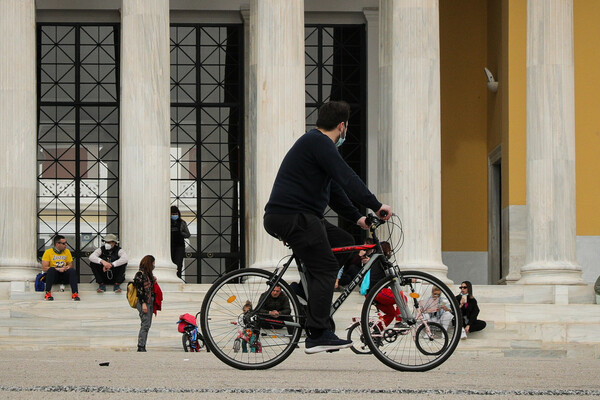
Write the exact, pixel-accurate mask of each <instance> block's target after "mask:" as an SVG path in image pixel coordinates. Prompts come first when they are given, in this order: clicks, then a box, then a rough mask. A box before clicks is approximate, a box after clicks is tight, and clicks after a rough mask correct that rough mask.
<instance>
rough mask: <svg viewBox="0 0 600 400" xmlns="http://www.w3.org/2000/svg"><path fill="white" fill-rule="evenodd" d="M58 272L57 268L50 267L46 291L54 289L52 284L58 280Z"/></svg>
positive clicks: (47, 272)
mask: <svg viewBox="0 0 600 400" xmlns="http://www.w3.org/2000/svg"><path fill="white" fill-rule="evenodd" d="M57 274H58V271H57V270H56V268H48V271H46V292H50V291H52V285H54V282H56V278H57Z"/></svg>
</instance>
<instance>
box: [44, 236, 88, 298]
mask: <svg viewBox="0 0 600 400" xmlns="http://www.w3.org/2000/svg"><path fill="white" fill-rule="evenodd" d="M53 243H54V247H53V248H51V249H48V250H46V251H45V252H44V255H43V256H42V271H43V272H45V273H46V296H45V297H44V299H45V300H48V301H52V300H54V297H52V293H51V290H52V285H53V284H54V283H56V282H58V283H69V284H70V285H71V292H73V295H72V299H73V300H75V301H79V294H78V293H77V280H78V279H77V271H76V270H75V268H74V267H73V256H71V252H70V251H69V249H67V239H65V237H64V236H62V235H56V236H54V240H53Z"/></svg>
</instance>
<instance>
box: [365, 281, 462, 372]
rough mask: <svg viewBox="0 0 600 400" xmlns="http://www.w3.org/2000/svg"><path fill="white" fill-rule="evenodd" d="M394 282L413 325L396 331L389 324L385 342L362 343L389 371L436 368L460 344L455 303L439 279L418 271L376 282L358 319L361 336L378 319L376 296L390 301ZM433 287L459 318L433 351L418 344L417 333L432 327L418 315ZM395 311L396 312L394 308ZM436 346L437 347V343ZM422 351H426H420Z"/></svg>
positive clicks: (370, 340) (370, 338)
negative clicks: (426, 327)
mask: <svg viewBox="0 0 600 400" xmlns="http://www.w3.org/2000/svg"><path fill="white" fill-rule="evenodd" d="M396 281H398V283H399V284H400V289H401V293H402V295H403V296H404V297H405V299H406V300H407V304H408V309H409V310H410V311H411V313H412V315H413V316H414V317H415V321H403V322H404V323H406V325H405V326H399V327H392V326H393V323H394V322H392V324H390V326H389V327H387V328H386V329H385V331H384V332H383V339H384V340H379V338H378V337H373V336H372V335H365V341H366V343H367V345H368V346H369V348H370V349H371V351H372V352H373V354H375V356H376V357H377V358H378V359H379V360H380V361H381V362H383V363H384V364H386V365H387V366H389V367H391V368H394V369H397V370H400V371H427V370H430V369H432V368H435V367H437V366H439V365H440V364H442V363H443V362H444V361H446V360H447V359H448V357H450V356H451V355H452V353H453V352H454V350H455V349H456V346H457V345H458V342H459V341H460V330H461V328H462V324H461V318H460V310H459V308H458V303H457V302H456V299H455V297H454V295H453V294H452V292H451V291H450V289H449V288H448V286H446V285H445V284H444V283H443V282H442V281H440V280H439V279H438V278H436V277H434V276H432V275H429V274H427V273H423V272H419V271H405V272H402V279H399V278H384V279H382V280H381V281H379V282H377V283H376V284H375V285H373V286H372V287H371V289H370V290H369V294H368V295H367V298H366V300H365V303H364V305H363V309H362V315H361V326H362V329H363V332H369V331H368V330H367V329H368V326H367V324H368V322H369V321H373V320H377V319H378V318H379V316H378V312H379V311H378V309H377V306H378V302H377V300H376V298H377V296H378V295H379V294H381V295H382V296H386V295H387V296H388V297H389V295H390V290H391V289H392V287H393V286H394V285H395V282H396ZM434 286H436V287H438V288H439V289H440V291H441V296H440V299H441V301H442V302H443V303H444V304H445V305H446V307H448V308H449V309H450V311H449V312H450V313H452V314H453V315H454V316H455V317H456V316H458V318H454V319H455V323H454V324H451V325H450V326H449V327H448V330H447V332H446V338H445V339H444V340H443V343H442V346H441V347H438V348H437V349H435V350H432V349H431V348H428V347H426V346H425V344H424V342H422V343H419V345H418V344H417V340H418V336H417V330H418V328H420V327H421V326H422V324H429V325H433V324H434V323H428V322H427V321H426V319H425V318H424V315H423V314H422V313H421V312H420V307H421V305H420V303H421V304H422V303H423V301H425V299H428V298H429V297H430V296H431V289H432V288H433V287H434ZM394 307H395V308H397V306H396V305H394ZM446 312H448V311H446ZM402 325H404V324H402ZM442 329H443V328H442ZM444 331H446V330H444ZM419 333H421V332H419ZM437 344H438V345H439V343H437ZM423 349H425V350H426V351H425V352H424V351H422V350H423ZM428 353H429V354H428Z"/></svg>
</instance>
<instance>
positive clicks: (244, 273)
mask: <svg viewBox="0 0 600 400" xmlns="http://www.w3.org/2000/svg"><path fill="white" fill-rule="evenodd" d="M272 277H273V274H272V273H270V272H267V271H263V270H260V269H254V268H246V269H243V270H239V271H233V272H231V273H229V274H226V275H224V276H223V277H221V278H219V279H218V280H217V281H216V282H215V283H214V284H213V285H212V286H211V288H210V289H209V291H208V292H207V293H206V296H205V297H204V301H203V302H202V311H201V314H200V326H201V329H202V335H203V338H204V341H205V343H206V346H207V348H208V349H210V350H211V351H213V352H214V353H215V355H216V356H217V357H218V358H219V359H220V360H221V361H223V362H224V363H225V364H227V365H229V366H231V367H234V368H238V369H266V368H271V367H273V366H275V365H277V364H279V363H280V362H282V361H283V360H285V359H286V358H287V357H288V356H289V355H290V354H291V353H292V351H294V349H295V348H296V345H297V343H298V339H299V338H300V334H301V332H302V329H301V328H300V327H299V326H295V327H284V326H283V325H281V324H273V323H270V324H265V323H262V324H261V320H263V319H264V317H262V316H260V317H259V316H258V315H256V314H254V316H253V317H252V318H248V315H245V314H244V313H243V307H244V304H246V302H247V301H249V302H250V303H251V304H252V307H253V308H254V307H256V306H257V305H258V302H259V300H260V298H261V296H262V295H269V293H268V291H269V280H270V279H271V278H272ZM279 284H280V286H281V295H285V296H287V298H288V299H289V302H290V308H291V312H290V315H285V316H281V317H282V318H281V319H285V320H286V321H289V322H295V323H299V324H302V322H301V318H302V317H301V312H300V304H299V303H298V299H297V298H296V295H295V293H293V291H292V289H291V288H290V287H289V285H288V284H287V283H286V282H284V281H280V282H279ZM281 295H280V296H281ZM254 311H256V310H254V309H253V310H252V311H251V312H250V314H249V315H253V312H254ZM302 319H303V318H302ZM265 325H268V326H265ZM236 339H240V340H237V342H236ZM236 344H239V346H238V345H236ZM240 347H241V349H240ZM234 348H235V349H234ZM236 350H237V351H236Z"/></svg>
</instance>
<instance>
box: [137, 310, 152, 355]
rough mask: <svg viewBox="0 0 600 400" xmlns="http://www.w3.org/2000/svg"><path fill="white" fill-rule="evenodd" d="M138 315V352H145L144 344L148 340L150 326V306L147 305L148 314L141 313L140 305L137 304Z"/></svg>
mask: <svg viewBox="0 0 600 400" xmlns="http://www.w3.org/2000/svg"><path fill="white" fill-rule="evenodd" d="M137 309H138V313H139V315H140V331H139V333H138V351H139V350H143V351H146V342H147V340H148V331H150V326H151V325H152V304H148V312H147V313H144V312H143V311H142V303H141V302H138V305H137Z"/></svg>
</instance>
